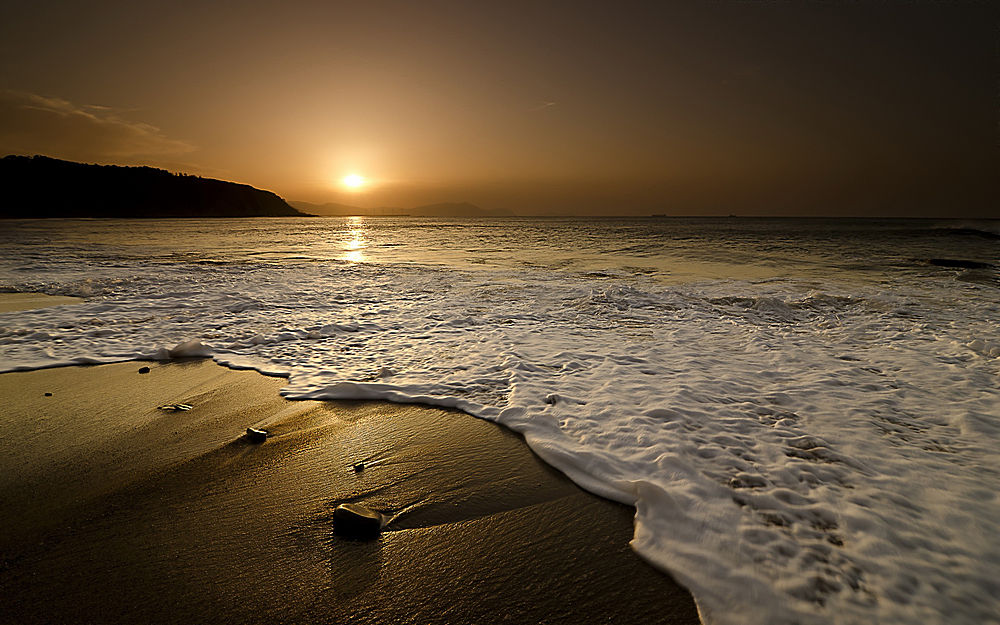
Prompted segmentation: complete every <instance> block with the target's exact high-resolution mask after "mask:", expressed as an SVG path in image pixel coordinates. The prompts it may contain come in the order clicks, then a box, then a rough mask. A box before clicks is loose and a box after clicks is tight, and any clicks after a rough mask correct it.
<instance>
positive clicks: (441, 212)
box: [289, 200, 514, 217]
mask: <svg viewBox="0 0 1000 625" xmlns="http://www.w3.org/2000/svg"><path fill="white" fill-rule="evenodd" d="M289 204H291V205H292V206H294V207H295V208H298V209H299V210H302V211H305V212H307V213H310V214H313V215H322V216H336V217H343V216H348V215H361V216H366V217H368V216H384V217H392V216H410V217H513V216H514V213H512V212H510V211H508V210H502V209H501V210H496V209H488V208H481V207H479V206H476V205H475V204H469V203H468V202H444V203H441V204H425V205H423V206H415V207H413V208H398V207H392V206H384V207H380V208H361V207H360V206H351V205H349V204H336V203H333V202H330V203H327V204H312V203H310V202H299V201H295V200H292V201H290V202H289Z"/></svg>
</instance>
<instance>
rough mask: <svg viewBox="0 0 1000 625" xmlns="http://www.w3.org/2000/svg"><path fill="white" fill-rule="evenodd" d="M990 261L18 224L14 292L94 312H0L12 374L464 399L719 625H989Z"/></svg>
mask: <svg viewBox="0 0 1000 625" xmlns="http://www.w3.org/2000/svg"><path fill="white" fill-rule="evenodd" d="M998 266H1000V223H997V222H977V223H962V222H957V221H937V222H935V221H926V220H913V221H879V220H819V219H809V220H781V219H773V220H768V219H700V220H699V219H652V218H651V219H507V220H433V219H407V218H329V219H327V218H316V219H246V220H175V221H160V220H136V221H114V220H81V221H5V222H2V223H0V290H7V291H37V292H44V293H49V294H54V295H72V296H79V297H84V298H86V301H85V302H83V303H80V304H76V305H67V306H59V307H54V308H47V309H40V310H34V311H24V312H14V313H7V314H0V370H2V371H14V370H23V369H33V368H40V367H51V366H58V365H66V364H82V363H103V362H113V361H121V360H127V359H169V358H174V357H183V356H211V357H212V358H214V359H215V360H217V361H218V362H220V363H222V364H225V365H228V366H231V367H238V368H253V369H257V370H259V371H262V372H264V373H268V374H274V375H282V376H287V377H288V385H287V387H286V388H285V389H284V391H283V392H284V394H285V395H286V396H288V397H290V398H293V399H297V398H310V399H323V398H376V399H387V400H391V401H397V402H420V403H426V404H432V405H440V406H453V407H458V408H460V409H462V410H464V411H466V412H468V413H470V414H471V415H475V416H477V417H481V418H484V419H489V420H492V421H497V422H499V423H502V424H504V425H506V426H507V427H510V428H512V429H514V430H517V431H518V432H521V433H522V434H524V436H525V438H526V440H527V441H528V444H529V445H531V447H532V449H533V450H534V451H535V452H537V453H538V455H539V456H541V457H542V458H543V459H544V460H545V461H547V462H549V463H550V464H552V465H554V466H555V467H558V468H559V469H561V470H562V471H564V472H565V473H566V474H567V475H569V476H570V477H571V478H572V479H573V480H574V481H576V482H577V483H579V484H580V485H581V486H583V487H584V488H586V489H588V490H590V491H592V492H594V493H597V494H599V495H602V496H604V497H608V498H611V499H614V500H617V501H621V502H624V503H627V504H632V505H635V506H636V509H637V512H636V518H635V538H634V540H633V542H632V545H633V547H634V548H635V550H636V551H637V552H638V553H639V554H640V555H641V556H643V557H644V558H646V559H647V560H649V561H650V562H652V563H653V564H655V565H656V566H658V567H660V568H662V569H664V570H666V571H669V572H670V573H671V574H673V575H674V576H675V577H676V578H677V579H678V580H679V581H680V582H682V583H683V584H684V585H686V586H687V587H688V588H690V589H691V591H692V593H693V594H694V597H695V599H696V601H697V603H698V606H699V609H700V610H701V613H702V617H703V619H704V621H705V622H706V623H708V624H732V625H755V624H760V625H776V624H791V623H802V624H811V623H875V622H883V623H900V624H913V625H917V624H926V623H970V624H972V623H975V624H980V623H998V622H1000V602H998V599H997V597H1000V540H998V536H1000V499H998V495H997V493H998V487H1000V390H998V385H1000V384H998V383H1000V273H998ZM498 477H499V476H498ZM568 522H586V520H585V519H569V520H568Z"/></svg>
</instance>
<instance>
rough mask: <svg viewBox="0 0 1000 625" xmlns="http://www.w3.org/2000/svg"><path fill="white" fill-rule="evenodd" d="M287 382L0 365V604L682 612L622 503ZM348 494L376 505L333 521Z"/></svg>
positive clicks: (500, 441)
mask: <svg viewBox="0 0 1000 625" xmlns="http://www.w3.org/2000/svg"><path fill="white" fill-rule="evenodd" d="M142 366H149V367H150V368H151V371H150V372H149V373H146V374H140V373H138V369H139V368H140V367H142ZM283 384H284V380H282V379H276V378H267V377H264V376H261V375H259V374H257V373H255V372H250V371H232V370H229V369H225V368H223V367H221V366H218V365H216V364H214V363H212V362H210V361H204V360H199V361H191V362H175V363H169V364H157V363H137V362H128V363H121V364H115V365H102V366H96V367H67V368H59V369H47V370H42V371H31V372H17V373H7V374H3V375H0V396H2V397H3V398H4V400H5V406H4V410H3V411H2V417H0V439H2V440H3V441H4V449H5V450H6V451H5V453H4V454H3V455H2V456H0V500H2V501H3V502H4V505H3V506H2V507H0V526H2V527H4V528H5V531H4V532H3V533H2V535H0V554H2V563H0V590H2V592H3V595H4V603H5V606H4V610H3V614H2V615H0V621H3V622H10V623H24V624H28V623H140V622H141V623H190V622H213V623H215V622H217V623H279V622H280V623H383V624H391V623H492V622H508V623H582V622H587V623H596V622H638V623H684V624H695V623H698V616H697V612H696V609H695V606H694V604H693V601H692V599H691V597H690V595H689V593H688V592H687V591H686V590H684V589H683V588H681V587H680V586H678V585H677V584H675V583H674V582H673V580H672V579H671V578H670V577H669V576H668V575H665V574H663V573H661V572H659V571H657V570H655V569H653V568H652V567H651V566H649V565H648V564H646V563H645V562H644V561H642V560H640V559H639V558H638V556H636V555H635V554H634V553H633V552H632V551H631V550H630V548H629V547H628V541H629V540H630V538H631V536H632V516H633V513H634V511H633V509H631V508H629V507H626V506H622V505H619V504H616V503H613V502H609V501H606V500H603V499H599V498H597V497H595V496H593V495H590V494H589V493H586V492H584V491H582V490H580V489H579V488H577V487H576V486H575V485H574V484H572V483H571V482H569V481H568V480H567V479H566V478H565V477H563V476H562V475H561V474H560V473H558V472H556V471H554V470H552V469H551V468H549V467H548V466H547V465H545V464H543V463H542V462H540V461H539V460H538V459H537V458H536V457H535V456H534V455H533V454H532V453H531V452H530V450H528V448H527V446H526V445H525V444H524V442H523V440H522V439H521V438H520V437H518V436H517V435H515V434H513V433H511V432H508V431H507V430H505V429H503V428H501V427H499V426H496V425H494V424H491V423H487V422H485V421H481V420H478V419H475V418H473V417H470V416H468V415H465V414H462V413H459V412H454V411H446V410H441V409H436V408H428V407H421V406H408V405H396V404H389V403H384V402H290V401H287V400H284V399H282V398H281V397H280V396H279V395H278V390H279V389H280V387H281V386H282V385H283ZM47 392H48V393H52V395H51V396H45V393H47ZM174 403H184V404H190V405H191V406H192V409H191V410H189V411H179V412H170V411H164V410H158V409H157V406H160V405H163V404H174ZM251 426H253V427H261V428H265V429H268V430H269V431H271V432H272V434H273V436H272V437H271V438H269V439H268V440H267V441H266V442H265V443H262V444H252V443H250V442H248V441H246V440H245V438H243V437H242V436H241V435H242V433H243V432H244V431H245V429H246V428H247V427H251ZM358 462H362V463H364V464H365V468H364V469H363V470H362V471H360V472H357V471H355V469H354V465H355V464H356V463H358ZM344 502H356V503H362V504H364V505H367V506H369V507H371V508H374V509H377V510H379V511H381V512H383V513H385V514H387V515H389V516H390V518H391V521H390V522H389V523H388V525H387V526H386V528H385V531H384V532H383V533H382V534H381V536H380V537H379V538H377V539H375V540H372V541H355V540H349V539H344V538H340V537H338V536H336V535H335V534H334V533H333V531H332V527H333V523H332V516H333V509H334V508H335V506H336V505H338V504H340V503H344Z"/></svg>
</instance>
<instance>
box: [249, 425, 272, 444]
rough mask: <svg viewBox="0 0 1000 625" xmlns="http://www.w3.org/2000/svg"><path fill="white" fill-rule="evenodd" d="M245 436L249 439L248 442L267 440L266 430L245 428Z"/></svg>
mask: <svg viewBox="0 0 1000 625" xmlns="http://www.w3.org/2000/svg"><path fill="white" fill-rule="evenodd" d="M247 438H248V439H250V442H252V443H263V442H264V441H266V440H267V430H258V429H256V428H247Z"/></svg>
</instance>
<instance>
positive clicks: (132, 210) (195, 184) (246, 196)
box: [0, 156, 305, 217]
mask: <svg viewBox="0 0 1000 625" xmlns="http://www.w3.org/2000/svg"><path fill="white" fill-rule="evenodd" d="M291 216H298V217H302V216H305V214H304V213H301V212H299V211H298V210H296V209H294V208H292V207H291V206H289V205H288V204H287V203H286V202H285V201H284V200H283V199H281V198H280V197H278V196H277V195H275V194H274V193H271V192H270V191H261V190H260V189H255V188H253V187H251V186H249V185H245V184H236V183H234V182H224V181H222V180H214V179H212V178H201V177H199V176H188V175H183V174H172V173H170V172H168V171H164V170H162V169H154V168H152V167H119V166H117V165H87V164H84V163H74V162H72V161H62V160H58V159H54V158H49V157H46V156H5V157H3V158H0V217H291Z"/></svg>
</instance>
